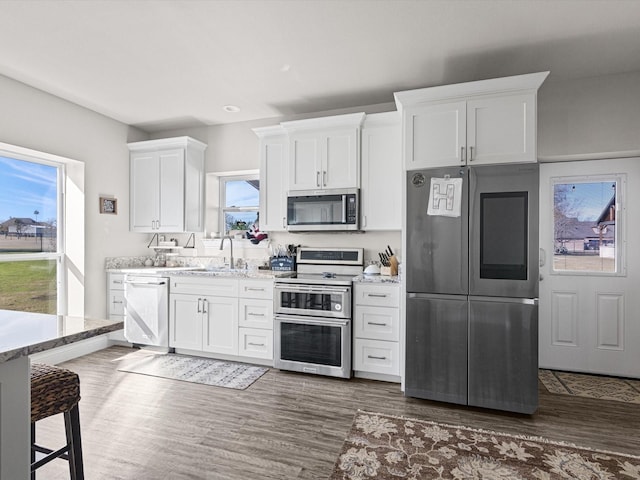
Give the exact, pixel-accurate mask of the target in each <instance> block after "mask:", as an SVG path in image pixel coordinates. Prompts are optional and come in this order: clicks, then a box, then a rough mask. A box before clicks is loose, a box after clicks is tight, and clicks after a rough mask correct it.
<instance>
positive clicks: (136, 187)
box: [129, 152, 160, 232]
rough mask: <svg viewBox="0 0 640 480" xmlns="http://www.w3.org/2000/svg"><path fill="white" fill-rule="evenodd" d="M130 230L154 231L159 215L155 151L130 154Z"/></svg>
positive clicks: (158, 164) (158, 178)
mask: <svg viewBox="0 0 640 480" xmlns="http://www.w3.org/2000/svg"><path fill="white" fill-rule="evenodd" d="M129 181H130V182H131V185H130V189H131V199H130V202H131V203H130V207H131V209H130V230H131V231H133V232H151V231H155V227H156V222H157V221H158V219H159V217H160V210H159V209H160V205H159V204H158V198H159V196H160V163H159V162H158V154H157V153H156V152H150V153H148V152H143V153H132V154H131V172H130V180H129Z"/></svg>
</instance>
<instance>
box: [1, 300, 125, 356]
mask: <svg viewBox="0 0 640 480" xmlns="http://www.w3.org/2000/svg"><path fill="white" fill-rule="evenodd" d="M122 328H124V325H123V322H122V321H118V320H99V319H89V318H82V317H70V316H63V315H47V314H42V313H29V312H15V311H11V310H0V363H3V362H8V361H9V360H14V359H16V358H19V357H24V356H27V355H31V354H32V353H38V352H43V351H45V350H51V349H52V348H56V347H60V346H62V345H67V344H69V343H74V342H78V341H80V340H85V339H87V338H92V337H97V336H98V335H103V334H105V333H109V332H113V331H116V330H121V329H122Z"/></svg>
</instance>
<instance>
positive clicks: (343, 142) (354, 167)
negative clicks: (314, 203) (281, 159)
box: [289, 128, 360, 190]
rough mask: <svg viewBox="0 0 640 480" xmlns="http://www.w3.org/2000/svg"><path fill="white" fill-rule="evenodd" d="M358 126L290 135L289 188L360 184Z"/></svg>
mask: <svg viewBox="0 0 640 480" xmlns="http://www.w3.org/2000/svg"><path fill="white" fill-rule="evenodd" d="M358 154H359V148H358V129H355V128H354V129H336V130H330V131H326V132H316V133H296V134H293V135H292V136H291V148H290V162H289V189H290V190H318V189H325V188H327V189H328V188H357V187H359V185H360V182H359V180H360V177H359V174H360V168H359V155H358Z"/></svg>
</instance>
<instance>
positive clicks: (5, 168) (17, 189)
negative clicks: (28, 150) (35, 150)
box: [0, 157, 58, 222]
mask: <svg viewBox="0 0 640 480" xmlns="http://www.w3.org/2000/svg"><path fill="white" fill-rule="evenodd" d="M57 190H58V189H57V168H56V167H52V166H49V165H42V164H39V163H33V162H27V161H23V160H16V159H13V158H7V157H0V222H4V221H6V220H9V218H11V217H14V218H32V219H33V220H36V215H35V214H34V213H33V212H35V211H38V212H39V214H38V215H37V220H38V221H39V222H46V221H55V220H56V218H57V216H58V211H57Z"/></svg>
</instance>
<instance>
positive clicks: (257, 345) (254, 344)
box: [248, 342, 264, 347]
mask: <svg viewBox="0 0 640 480" xmlns="http://www.w3.org/2000/svg"><path fill="white" fill-rule="evenodd" d="M248 345H251V346H252V347H264V343H251V342H249V343H248Z"/></svg>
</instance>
